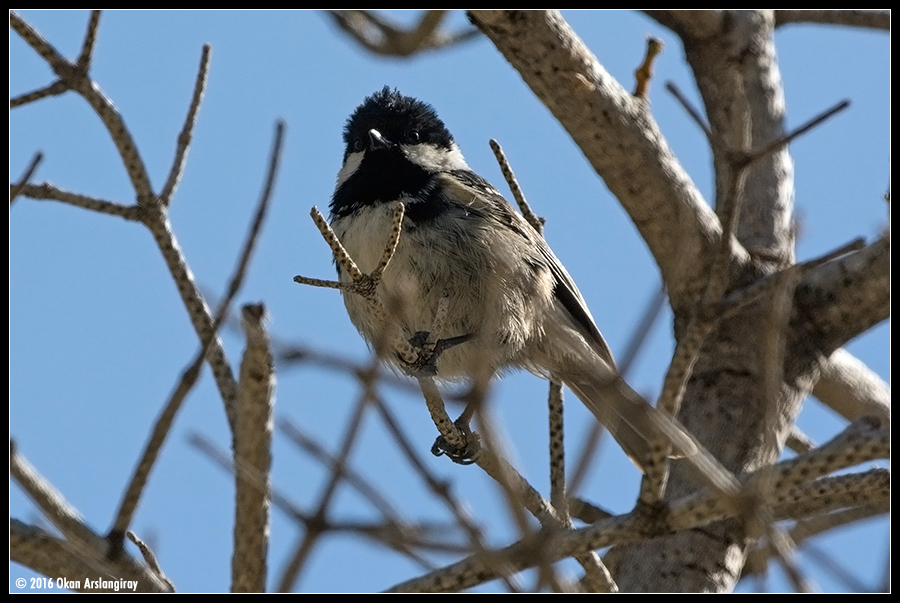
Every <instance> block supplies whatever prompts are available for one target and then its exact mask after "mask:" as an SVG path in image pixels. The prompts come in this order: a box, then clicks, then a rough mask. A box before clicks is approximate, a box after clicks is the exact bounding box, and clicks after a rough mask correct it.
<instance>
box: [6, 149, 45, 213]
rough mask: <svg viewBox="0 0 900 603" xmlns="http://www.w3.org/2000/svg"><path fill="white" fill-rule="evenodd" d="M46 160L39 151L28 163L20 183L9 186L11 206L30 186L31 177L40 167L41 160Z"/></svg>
mask: <svg viewBox="0 0 900 603" xmlns="http://www.w3.org/2000/svg"><path fill="white" fill-rule="evenodd" d="M42 159H44V154H43V153H41V152H40V151H38V152H37V153H35V154H34V157H32V158H31V161H30V162H29V163H28V167H26V168H25V172H24V173H22V177H21V178H19V181H18V182H17V183H15V184H11V185H10V186H9V204H10V205H12V204H13V201H15V200H16V197H18V196H19V195H20V194H21V193H22V189H23V188H25V185H26V184H28V181H29V180H31V177H32V176H33V175H34V172H35V171H36V170H37V167H38V165H40V163H41V160H42Z"/></svg>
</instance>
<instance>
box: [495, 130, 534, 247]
mask: <svg viewBox="0 0 900 603" xmlns="http://www.w3.org/2000/svg"><path fill="white" fill-rule="evenodd" d="M490 145H491V150H492V151H493V152H494V157H496V158H497V163H498V164H500V173H502V174H503V178H504V179H505V180H506V184H507V185H509V190H510V192H512V194H513V198H515V200H516V203H517V204H518V205H519V211H520V212H522V217H523V218H525V220H526V221H527V222H528V223H529V224H531V227H532V228H534V229H535V230H536V231H537V233H538V234H539V235H541V236H543V235H544V222H545V220H544V218H541V217H540V216H538V215H537V214H536V213H534V211H532V209H531V206H530V205H529V204H528V201H527V200H526V199H525V193H523V192H522V188H521V187H520V186H519V181H518V180H516V175H515V174H514V173H513V170H512V166H511V165H510V164H509V160H507V159H506V154H504V153H503V148H502V147H501V146H500V143H499V142H497V141H496V140H494V139H493V138H492V139H491V140H490Z"/></svg>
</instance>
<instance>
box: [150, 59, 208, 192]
mask: <svg viewBox="0 0 900 603" xmlns="http://www.w3.org/2000/svg"><path fill="white" fill-rule="evenodd" d="M211 51H212V49H211V47H210V45H209V44H204V45H203V52H202V54H201V55H200V68H199V69H198V70H197V79H196V81H195V82H194V94H193V96H191V104H190V106H189V108H188V113H187V117H186V118H185V120H184V126H183V127H182V128H181V133H180V134H179V135H178V144H177V146H176V147H175V158H174V159H173V161H172V168H171V169H170V170H169V177H168V178H166V184H165V186H163V189H162V192H161V193H160V194H159V202H160V203H162V204H163V205H166V206H168V205H169V201H171V200H172V195H173V194H174V193H175V188H176V187H177V186H178V182H179V181H180V180H181V175H182V174H183V173H184V166H185V158H186V157H187V152H188V147H190V145H191V139H192V138H193V135H194V134H193V133H194V125H196V123H197V112H198V111H199V110H200V103H201V102H202V101H203V92H204V91H205V90H206V75H207V73H208V71H209V56H210V53H211Z"/></svg>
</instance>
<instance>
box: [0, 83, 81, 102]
mask: <svg viewBox="0 0 900 603" xmlns="http://www.w3.org/2000/svg"><path fill="white" fill-rule="evenodd" d="M68 91H69V86H68V84H66V83H65V82H64V81H62V80H56V81H55V82H53V83H52V84H50V85H49V86H44V87H43V88H39V89H37V90H34V91H32V92H26V93H25V94H20V95H19V96H15V97H13V98H11V99H9V108H10V109H15V108H16V107H21V106H23V105H27V104H28V103H33V102H36V101H39V100H41V99H43V98H47V97H50V96H59V95H60V94H63V93H65V92H68Z"/></svg>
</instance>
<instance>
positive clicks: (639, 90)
mask: <svg viewBox="0 0 900 603" xmlns="http://www.w3.org/2000/svg"><path fill="white" fill-rule="evenodd" d="M662 51H663V43H662V40H660V39H658V38H654V37H648V38H647V54H646V55H645V56H644V62H643V63H641V66H640V67H638V68H637V71H635V72H634V78H635V80H636V82H635V86H634V95H635V96H636V97H638V98H647V92H648V91H649V89H650V79H651V78H652V77H653V61H655V60H656V57H657V56H659V54H660V53H661V52H662Z"/></svg>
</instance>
